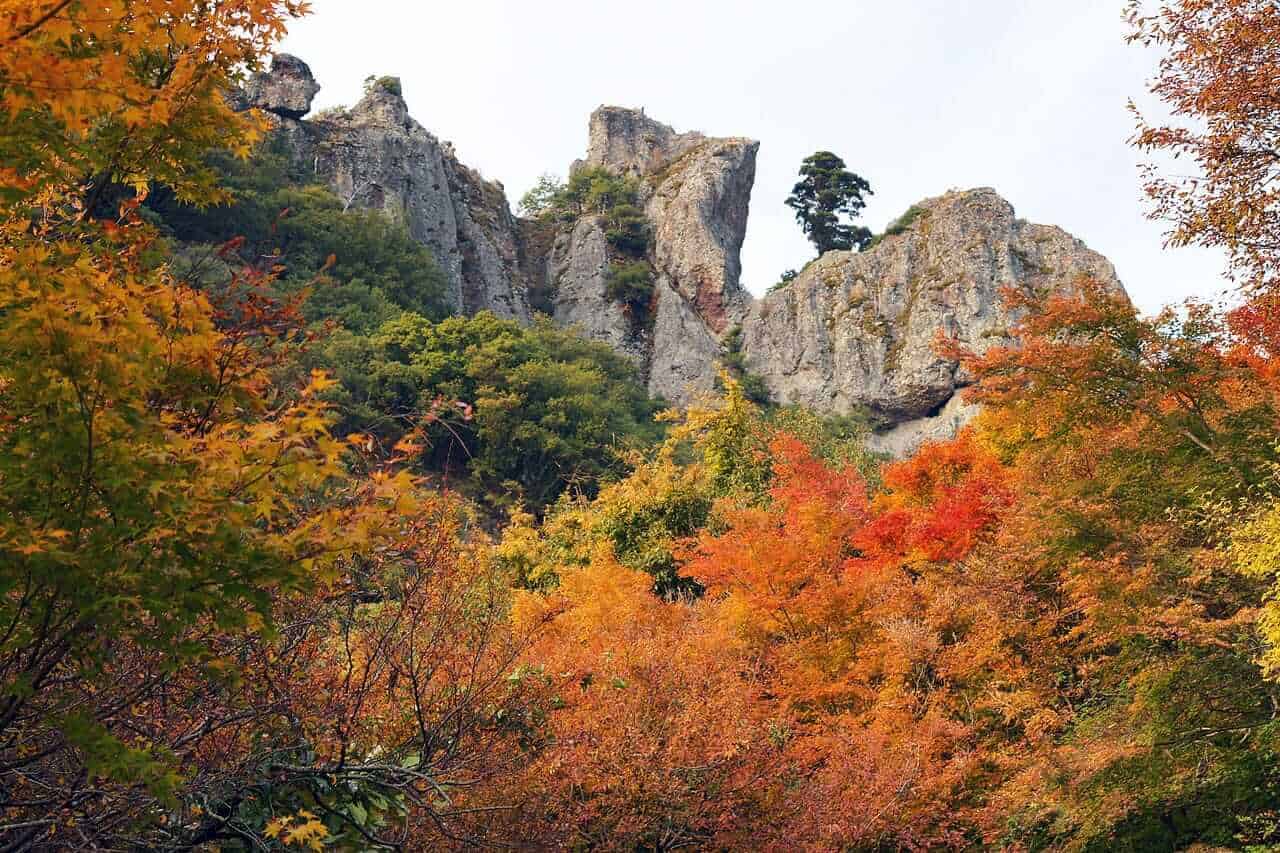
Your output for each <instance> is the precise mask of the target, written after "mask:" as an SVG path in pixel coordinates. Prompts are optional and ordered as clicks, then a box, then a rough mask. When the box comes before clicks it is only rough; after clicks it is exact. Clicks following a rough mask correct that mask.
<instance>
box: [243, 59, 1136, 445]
mask: <svg viewBox="0 0 1280 853" xmlns="http://www.w3.org/2000/svg"><path fill="white" fill-rule="evenodd" d="M318 90H319V86H318V85H317V84H316V82H315V80H314V77H313V76H312V75H311V72H310V69H309V68H308V67H307V65H306V63H305V62H303V61H302V60H301V59H298V58H297V57H293V56H289V55H286V54H280V55H277V56H276V57H275V60H274V61H273V65H272V68H271V69H270V70H269V71H267V72H264V73H262V74H260V75H257V76H256V77H255V78H253V80H251V81H250V83H249V84H248V85H247V86H246V88H245V89H244V91H243V92H242V93H240V95H239V101H238V106H239V107H241V108H249V107H256V108H259V109H262V110H265V111H266V112H268V113H271V114H272V115H273V116H274V120H275V123H276V126H277V130H276V133H277V134H278V135H279V136H280V137H281V138H282V139H284V140H285V142H286V145H287V147H288V148H289V150H290V152H291V156H292V157H293V158H294V160H295V161H296V162H297V163H299V164H302V165H303V166H308V167H309V168H310V170H311V173H312V174H314V175H315V176H316V177H317V179H318V180H320V181H322V182H324V183H327V184H328V185H329V186H330V187H331V188H332V189H333V190H334V191H335V192H336V193H337V194H338V195H339V196H340V197H341V198H342V199H343V201H344V203H346V204H348V205H355V206H360V207H366V208H373V209H379V210H382V211H384V212H385V213H386V214H387V215H389V216H392V217H395V218H398V219H400V220H402V221H403V222H404V223H405V224H406V225H407V226H408V228H409V231H410V233H411V234H412V235H413V236H414V237H415V239H418V240H419V241H420V242H422V243H423V244H424V245H426V246H427V247H428V248H429V249H430V250H431V251H432V253H433V255H435V257H436V259H437V261H438V262H439V263H440V265H441V267H442V268H443V270H444V272H445V274H446V277H447V278H448V282H449V293H448V301H449V302H450V305H451V307H452V309H453V310H454V311H457V312H459V313H465V314H474V313H477V312H479V311H483V310H489V311H493V312H494V313H495V314H497V315H498V316H500V317H504V318H509V319H515V320H517V321H519V322H521V323H528V322H530V321H531V318H532V316H533V313H534V312H535V311H536V310H542V311H544V312H545V313H548V314H550V315H551V316H552V317H553V318H554V319H555V320H556V322H557V323H559V324H561V325H564V326H571V327H575V328H577V329H579V330H580V332H581V333H582V334H583V335H584V336H586V337H588V338H591V339H595V340H601V341H605V342H607V343H609V344H610V345H611V346H612V347H613V348H614V349H615V350H617V351H618V352H620V353H622V354H623V355H625V356H627V357H628V358H630V359H631V360H632V361H633V362H635V363H636V364H637V366H638V367H639V369H640V370H641V373H642V375H643V377H644V379H645V381H646V383H647V387H648V389H649V391H650V393H651V394H653V395H654V396H659V397H664V398H666V399H667V400H670V401H672V402H674V403H677V404H682V405H683V404H687V403H689V402H691V401H692V400H694V399H697V398H698V397H700V396H703V395H706V394H709V393H711V392H712V391H713V389H714V385H715V381H716V376H717V370H718V365H719V364H720V363H721V362H722V361H723V359H724V358H725V356H726V355H727V354H728V353H727V352H726V348H727V347H729V346H736V347H740V356H741V363H742V364H743V365H745V367H746V369H748V370H749V371H750V372H751V373H753V374H755V375H756V376H758V377H759V379H760V380H761V381H762V383H763V385H764V386H765V387H766V388H767V389H768V391H769V394H770V395H771V397H772V399H774V400H775V401H777V402H780V403H798V404H803V405H806V406H809V407H812V408H814V409H815V410H817V411H820V412H825V413H837V414H848V413H850V412H865V413H867V414H868V415H869V416H870V419H871V421H872V424H873V426H874V427H875V428H876V431H875V434H873V435H872V437H871V439H870V443H871V445H872V446H873V447H875V448H877V449H880V450H883V451H885V452H888V453H892V454H894V455H902V454H905V453H909V452H911V451H912V450H913V449H914V448H915V447H916V446H917V445H918V444H919V443H920V442H921V441H923V440H927V439H932V438H946V437H949V436H950V435H952V434H954V432H955V431H956V429H958V428H959V426H960V425H962V424H963V423H964V422H965V421H966V420H968V419H969V418H970V417H972V416H973V414H974V413H975V412H976V408H975V407H973V406H969V405H967V404H965V403H963V401H961V400H960V398H959V396H958V392H959V391H960V390H961V389H963V387H964V386H965V385H966V384H968V379H967V377H965V376H964V375H963V372H962V371H961V370H960V368H959V365H958V364H956V363H955V362H954V361H951V360H948V359H945V358H943V357H941V356H939V355H938V354H937V353H936V352H935V351H934V346H933V341H934V339H935V337H936V335H937V334H938V332H940V331H941V332H943V333H944V334H947V335H949V336H953V337H957V338H959V339H960V340H961V341H963V342H965V343H967V344H969V345H970V346H971V347H974V348H975V349H978V350H981V349H985V348H986V347H987V346H990V345H994V344H1006V345H1007V344H1011V343H1015V342H1014V341H1013V338H1012V337H1011V336H1010V334H1009V330H1010V329H1011V328H1012V327H1013V326H1014V325H1015V323H1016V319H1017V318H1016V316H1014V315H1012V314H1011V313H1010V312H1009V311H1008V309H1007V308H1006V307H1005V305H1004V303H1003V301H1002V299H1001V297H1000V294H1001V292H1002V291H1003V290H1004V289H1006V288H1014V289H1016V290H1019V291H1022V292H1024V293H1028V294H1032V295H1046V296H1047V295H1048V294H1050V293H1056V292H1063V291H1067V290H1070V289H1071V288H1073V287H1074V283H1075V281H1076V280H1077V279H1078V278H1079V277H1080V276H1089V277H1092V278H1094V279H1097V280H1099V281H1101V282H1102V283H1103V284H1104V285H1105V286H1106V287H1108V288H1110V289H1112V290H1114V291H1116V292H1121V293H1122V292H1123V285H1122V284H1121V283H1120V281H1119V279H1118V278H1117V276H1116V273H1115V269H1114V267H1113V266H1112V265H1111V264H1110V262H1109V261H1107V260H1106V258H1104V257H1102V256H1101V255H1099V254H1098V253H1096V252H1093V251H1092V250H1090V249H1089V248H1088V247H1087V246H1086V245H1085V244H1084V243H1083V241H1081V240H1079V239H1078V238H1075V237H1073V236H1072V235H1070V234H1068V233H1067V232H1065V231H1063V230H1062V229H1060V228H1056V227H1054V226H1045V225H1035V224H1032V223H1028V222H1025V221H1024V220H1021V219H1018V218H1017V217H1016V214H1015V212H1014V209H1013V207H1012V205H1011V204H1009V202H1008V201H1006V200H1005V199H1003V198H1002V197H1000V196H999V194H998V193H996V191H995V190H993V189H991V188H978V189H973V190H966V191H953V192H949V193H946V194H944V195H941V196H937V197H934V198H931V199H925V200H923V201H921V202H920V203H918V204H917V205H914V206H913V207H912V209H911V211H909V213H908V215H907V216H904V217H903V218H901V219H900V220H899V222H898V223H897V224H896V225H895V226H893V227H891V228H890V229H889V230H888V231H887V232H886V234H885V235H882V237H881V238H880V239H879V240H878V244H877V245H875V246H874V247H873V248H870V249H869V250H867V251H865V252H860V253H859V252H840V251H834V252H827V253H825V254H824V255H822V256H821V257H819V258H816V259H814V260H813V261H811V262H810V263H809V264H808V265H807V266H806V267H805V269H804V270H803V271H802V272H801V273H800V274H799V275H798V276H797V277H796V279H795V280H794V281H792V282H790V283H788V284H787V285H786V286H784V287H782V288H780V289H778V290H776V291H774V292H771V293H768V294H765V295H764V296H762V297H759V298H753V297H752V295H751V294H749V293H748V292H746V291H745V290H744V289H743V288H742V286H741V280H740V279H741V248H742V242H743V239H744V238H745V233H746V225H747V217H748V213H749V207H750V196H751V190H752V186H753V183H754V179H755V162H756V155H757V152H758V150H759V142H757V141H755V140H751V139H747V138H743V137H708V136H705V135H704V134H702V133H700V132H697V131H686V132H681V133H677V132H676V131H675V130H674V129H673V128H672V127H670V126H668V125H666V124H663V123H661V122H659V121H657V120H655V119H653V118H651V117H649V116H647V115H646V114H645V112H644V110H643V109H638V110H637V109H629V108H624V107H616V106H602V107H600V108H598V109H597V110H595V111H594V112H593V113H592V115H591V118H590V123H589V128H588V145H587V151H586V155H585V157H584V158H583V159H581V160H577V161H574V163H573V164H572V165H571V167H570V171H571V173H572V172H573V171H575V170H577V169H579V168H582V167H584V166H585V167H602V168H604V169H607V170H609V171H610V172H613V173H617V174H622V175H628V176H630V177H632V178H634V179H636V181H637V186H638V187H639V191H638V195H639V198H638V202H639V204H640V206H641V207H642V208H643V210H644V213H645V217H646V219H647V221H648V224H649V228H650V234H651V239H650V240H649V247H648V249H647V251H646V253H645V260H646V262H647V263H648V264H649V265H650V266H651V268H652V270H653V273H654V280H653V283H652V284H653V292H652V297H651V299H650V301H649V304H648V305H647V306H646V307H644V308H643V313H644V314H645V316H643V317H640V318H637V316H636V313H635V312H636V309H635V307H634V306H631V305H627V304H623V303H621V302H619V301H618V300H617V299H615V298H614V297H612V296H611V295H610V288H609V276H610V271H611V263H612V260H614V258H613V256H612V254H611V250H610V246H609V244H608V241H607V239H606V235H605V233H604V229H603V226H602V225H601V223H600V222H599V221H598V220H597V218H596V217H593V216H590V215H587V216H582V217H580V218H578V219H577V220H576V221H572V222H567V223H563V224H557V225H550V226H549V225H547V224H546V223H538V222H535V221H532V220H529V219H523V218H520V217H517V216H515V215H514V214H513V213H512V211H511V208H510V204H509V202H508V200H507V198H506V193H505V189H504V188H503V187H502V184H501V183H499V182H496V181H488V180H485V179H484V178H483V177H482V176H481V175H480V174H479V173H478V172H476V171H475V170H473V169H470V168H469V167H467V166H466V165H465V164H463V163H462V162H461V161H460V160H459V159H458V157H457V155H456V152H455V151H454V150H453V146H452V145H451V144H449V143H447V142H441V141H440V140H439V139H438V138H437V137H436V136H435V135H433V134H432V133H431V132H430V131H428V130H427V129H426V128H424V127H423V126H422V125H420V124H419V123H418V122H416V121H415V120H414V119H413V118H412V117H411V116H410V115H409V112H408V107H407V105H406V104H405V101H404V98H403V95H402V93H401V91H400V83H399V80H398V79H396V78H390V77H387V78H379V79H372V78H371V80H370V83H369V85H368V87H367V92H366V94H365V96H364V98H362V99H361V101H360V102H359V103H357V104H356V105H355V106H353V107H351V108H348V109H337V110H327V111H325V112H322V113H321V114H319V115H317V116H314V117H311V118H306V116H307V114H308V113H309V111H310V104H311V100H312V98H314V96H315V94H316V92H318ZM638 319H639V320H642V321H643V322H637V320H638Z"/></svg>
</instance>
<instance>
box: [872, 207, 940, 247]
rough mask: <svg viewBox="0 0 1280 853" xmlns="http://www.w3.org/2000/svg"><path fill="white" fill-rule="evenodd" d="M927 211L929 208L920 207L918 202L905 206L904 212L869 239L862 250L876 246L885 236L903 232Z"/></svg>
mask: <svg viewBox="0 0 1280 853" xmlns="http://www.w3.org/2000/svg"><path fill="white" fill-rule="evenodd" d="M928 212H929V208H927V207H921V206H920V205H918V204H913V205H911V206H910V207H908V208H907V210H906V212H905V213H903V214H902V215H901V216H899V217H898V218H897V219H895V220H893V221H892V222H890V223H889V225H888V227H887V228H885V229H884V233H883V234H877V235H875V236H874V237H872V238H871V241H870V242H868V243H867V245H866V246H865V247H864V248H863V249H862V251H864V252H866V251H870V250H871V249H874V248H875V247H876V246H879V245H880V242H881V241H882V240H884V238H885V237H893V236H895V235H898V234H903V233H905V232H906V230H907V229H908V228H910V227H911V225H912V224H913V223H914V222H915V221H916V220H917V219H919V218H920V217H921V216H924V215H926V214H928Z"/></svg>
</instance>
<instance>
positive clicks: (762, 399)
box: [716, 325, 769, 406]
mask: <svg viewBox="0 0 1280 853" xmlns="http://www.w3.org/2000/svg"><path fill="white" fill-rule="evenodd" d="M720 363H721V364H722V365H724V368H725V370H727V371H728V372H729V375H730V376H732V377H733V378H734V379H735V380H736V381H737V383H738V385H739V386H740V387H741V389H742V393H743V394H744V395H746V398H747V399H748V400H750V401H751V402H752V403H755V404H756V405H757V406H766V405H768V404H769V386H768V384H767V383H766V382H765V381H764V378H763V377H762V376H759V375H757V374H755V373H752V372H750V371H749V370H747V362H746V358H745V357H744V356H743V355H742V326H741V325H738V326H734V327H733V328H731V329H730V330H729V331H728V332H726V333H725V336H724V340H723V341H721V343H720ZM716 387H717V388H723V387H724V386H723V384H722V383H721V382H719V381H717V385H716Z"/></svg>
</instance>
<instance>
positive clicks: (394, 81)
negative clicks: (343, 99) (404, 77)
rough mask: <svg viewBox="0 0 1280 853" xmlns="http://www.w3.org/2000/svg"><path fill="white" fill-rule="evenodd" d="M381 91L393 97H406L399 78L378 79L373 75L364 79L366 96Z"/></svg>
mask: <svg viewBox="0 0 1280 853" xmlns="http://www.w3.org/2000/svg"><path fill="white" fill-rule="evenodd" d="M379 89H380V90H382V91H383V92H390V93H391V94H392V95H396V96H398V97H403V95H404V90H403V89H402V88H401V87H400V78H399V77H378V76H375V75H372V74H371V75H369V76H368V77H366V78H364V91H365V94H366V95H367V94H370V93H371V92H374V91H376V90H379Z"/></svg>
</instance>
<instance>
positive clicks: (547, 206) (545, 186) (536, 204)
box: [519, 174, 565, 219]
mask: <svg viewBox="0 0 1280 853" xmlns="http://www.w3.org/2000/svg"><path fill="white" fill-rule="evenodd" d="M564 190H565V185H564V181H562V180H560V179H559V178H557V177H556V176H555V175H549V174H543V175H539V176H538V181H537V183H535V184H534V185H533V186H532V187H531V188H530V189H529V191H528V192H526V193H525V194H524V195H522V196H520V204H519V211H520V215H521V216H525V217H528V218H530V219H548V218H551V217H553V216H554V215H555V204H556V198H557V196H559V195H560V194H561V193H563V192H564Z"/></svg>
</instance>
